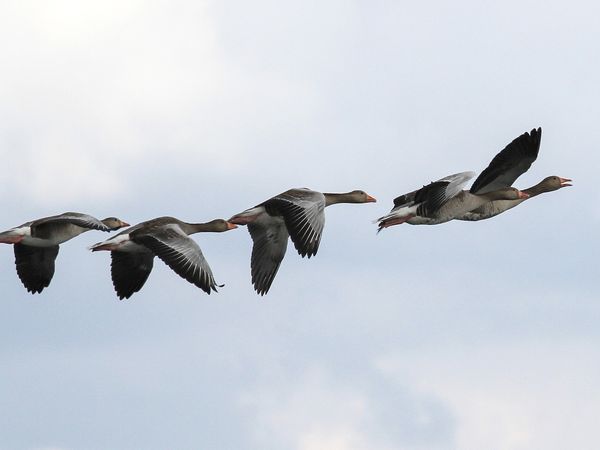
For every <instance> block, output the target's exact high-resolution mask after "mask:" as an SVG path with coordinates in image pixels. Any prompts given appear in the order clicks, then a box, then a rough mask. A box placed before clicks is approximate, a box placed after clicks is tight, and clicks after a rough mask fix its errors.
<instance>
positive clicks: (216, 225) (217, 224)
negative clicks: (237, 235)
mask: <svg viewBox="0 0 600 450" xmlns="http://www.w3.org/2000/svg"><path fill="white" fill-rule="evenodd" d="M235 228H237V225H236V224H234V223H231V222H228V221H226V220H224V219H215V220H211V221H210V222H206V223H205V224H204V230H203V231H212V232H214V233H222V232H223V231H229V230H233V229H235Z"/></svg>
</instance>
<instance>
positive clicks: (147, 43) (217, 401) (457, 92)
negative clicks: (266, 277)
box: [0, 0, 600, 450]
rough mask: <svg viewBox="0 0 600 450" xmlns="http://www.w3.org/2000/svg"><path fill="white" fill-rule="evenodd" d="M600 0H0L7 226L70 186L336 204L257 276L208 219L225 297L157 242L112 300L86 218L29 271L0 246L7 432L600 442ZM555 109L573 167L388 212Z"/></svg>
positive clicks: (328, 441) (216, 206)
mask: <svg viewBox="0 0 600 450" xmlns="http://www.w3.org/2000/svg"><path fill="white" fill-rule="evenodd" d="M599 15H600V6H599V5H598V3H597V2H591V1H589V2H585V1H574V2H557V1H547V2H534V1H523V0H519V1H512V0H508V1H503V2H480V1H459V2H441V1H432V2H399V1H383V0H381V1H380V0H374V1H368V2H367V1H364V2H361V1H341V0H332V1H316V0H315V1H313V0H309V1H298V2H282V1H275V0H264V1H263V0H258V1H253V2H247V1H206V2H199V1H151V2H148V1H141V0H140V1H134V0H126V1H123V0H119V1H116V0H115V1H108V0H106V1H102V2H90V1H74V0H73V1H68V0H62V1H61V0H54V1H52V2H43V1H25V0H23V1H14V2H3V3H2V4H1V5H0V58H1V62H2V64H1V65H2V69H1V70H0V99H1V101H0V161H2V163H1V164H0V200H1V201H2V204H3V213H2V215H1V217H0V222H1V223H0V228H2V229H7V228H10V227H12V226H15V225H18V224H21V223H23V222H25V221H28V220H31V219H35V218H38V217H44V216H47V215H53V214H57V213H61V212H64V211H81V212H86V213H89V214H92V215H94V216H97V217H100V218H102V217H106V216H109V215H116V216H118V217H120V218H122V219H123V220H125V221H128V222H130V223H137V222H139V221H142V220H147V219H149V218H152V217H157V216H162V215H173V216H176V217H178V218H180V219H182V220H186V221H190V222H200V221H207V220H211V219H214V218H218V217H223V218H227V217H230V216H231V215H233V214H234V213H237V212H240V211H242V210H244V209H246V208H248V207H251V206H253V205H255V204H257V203H259V202H261V201H263V200H265V199H267V198H269V197H270V196H272V195H275V194H277V193H279V192H282V191H284V190H286V189H288V188H291V187H305V186H306V187H310V188H312V189H315V190H320V191H326V192H336V191H338V192H343V191H349V190H352V189H364V190H365V191H367V192H368V193H369V194H371V195H373V196H375V197H376V198H377V199H378V203H375V204H366V205H339V206H333V207H332V208H328V210H327V221H326V226H325V231H324V235H323V239H322V243H321V248H320V249H319V254H318V255H317V256H316V257H315V258H311V259H310V260H305V259H302V258H300V257H299V256H298V255H297V254H296V253H295V251H294V249H293V247H291V248H289V249H288V253H287V256H286V259H285V260H284V262H283V264H282V266H281V269H280V271H279V273H278V275H277V277H276V279H275V281H274V283H273V286H272V288H271V291H270V292H269V294H268V295H267V296H265V297H259V296H257V295H256V294H255V293H254V291H253V289H252V286H251V284H250V273H249V272H250V270H249V265H250V250H251V241H250V237H249V235H248V233H247V231H246V230H245V229H244V228H243V227H240V229H238V230H234V231H231V232H227V233H223V234H202V235H196V236H195V237H194V238H195V239H196V241H197V242H198V243H199V244H200V245H201V247H202V249H203V252H204V254H205V256H206V257H207V259H208V261H209V263H210V265H211V267H212V269H213V272H214V274H215V277H216V279H217V281H218V282H220V283H225V287H223V288H222V289H221V290H220V291H219V293H217V294H213V295H210V296H207V295H206V294H204V293H203V292H201V291H200V290H199V289H197V288H195V287H194V286H192V285H191V284H189V283H187V282H185V281H184V280H182V279H181V278H179V277H178V276H177V275H176V274H174V273H173V272H172V271H171V270H169V269H168V268H167V267H166V266H165V265H164V264H163V263H162V262H161V261H158V260H157V261H156V263H155V268H154V270H153V272H152V274H151V275H150V278H149V280H148V282H147V283H146V285H145V287H144V288H143V289H142V290H141V292H139V293H137V294H135V295H134V296H133V297H132V298H131V299H129V300H126V301H119V300H118V299H117V297H116V295H115V293H114V291H113V288H112V284H111V281H110V272H109V264H110V258H109V255H108V254H107V253H96V254H92V253H90V252H89V251H88V250H87V247H88V246H89V245H91V244H93V243H95V242H98V241H100V240H102V239H105V238H106V237H107V236H108V235H106V234H103V233H98V232H89V233H87V234H84V235H82V236H80V237H78V238H76V239H74V240H72V241H69V242H68V243H66V244H64V245H63V246H61V250H60V254H59V256H58V260H57V269H56V274H55V277H54V279H53V281H52V284H51V285H50V287H48V288H47V289H46V290H45V291H44V292H43V293H42V294H41V295H35V296H32V295H31V294H29V293H27V292H26V291H25V289H24V288H23V286H22V285H21V283H20V281H19V279H18V278H17V275H16V272H15V269H14V263H13V261H14V256H13V252H12V249H11V248H10V247H9V246H8V245H3V246H1V247H0V262H1V263H2V267H3V268H4V269H3V270H2V271H0V289H1V291H0V292H2V304H3V312H2V314H1V315H0V361H2V370H1V375H0V404H1V405H2V407H1V408H0V449H2V450H4V449H7V450H9V449H10V450H51V449H52V450H79V449H84V450H100V449H113V450H126V449H140V448H143V449H150V450H154V449H156V450H159V449H166V448H176V449H198V448H204V449H236V450H238V449H239V450H259V449H260V450H263V449H266V450H271V449H272V450H279V449H292V450H324V449H326V450H368V449H378V450H398V449H400V450H417V449H422V450H429V449H461V450H462V449H464V450H472V449H511V450H513V449H514V450H521V449H542V448H543V449H545V450H555V449H556V450H564V449H566V448H576V449H579V450H585V449H590V450H592V449H597V448H599V447H600V432H599V431H598V430H600V423H599V421H600V419H599V418H598V411H599V410H600V381H599V380H600V357H599V353H598V348H600V326H599V323H600V304H599V300H598V288H597V286H598V276H599V272H598V252H599V251H600V248H599V247H600V246H599V244H598V240H597V232H598V227H599V225H600V194H598V189H597V186H596V180H597V171H598V168H599V167H600V152H599V151H598V150H599V148H600V127H599V125H598V118H599V117H600V91H599V88H598V80H600V63H599V55H600V28H599V27H598V16H599ZM538 126H541V127H542V128H543V137H542V146H541V150H540V154H539V159H538V161H536V162H535V164H534V165H533V166H532V167H531V169H530V170H529V172H528V173H526V174H525V175H523V176H522V177H521V178H520V179H519V180H518V181H517V183H516V184H517V186H518V187H521V188H525V187H528V186H531V185H533V184H535V183H537V182H538V181H540V180H541V179H542V178H544V177H546V176H548V175H559V176H562V177H568V178H573V180H574V187H572V188H568V189H562V190H560V191H557V192H554V193H549V194H546V195H543V196H540V197H538V198H536V199H533V200H531V201H528V202H527V203H526V204H523V205H521V206H520V207H518V208H516V209H513V210H511V211H509V212H507V213H506V214H503V215H501V216H498V217H496V218H494V219H491V220H488V221H484V222H479V223H465V222H456V223H454V222H451V223H447V224H443V225H438V226H429V227H427V226H421V227H415V226H409V225H402V226H397V227H393V228H390V229H386V230H384V231H383V232H382V233H380V234H379V235H376V234H375V231H376V226H375V225H373V224H372V223H371V221H372V220H373V219H374V218H376V217H378V216H380V215H382V214H383V213H385V212H387V211H388V210H389V209H390V207H391V205H392V199H393V198H394V197H395V196H397V195H399V194H402V193H405V192H408V191H411V190H414V189H416V188H418V187H420V186H421V185H423V184H425V183H428V182H429V181H431V180H434V179H438V178H441V177H443V176H445V175H448V174H451V173H456V172H460V171H467V170H473V171H477V172H479V171H481V170H483V168H485V167H486V166H487V164H488V163H489V161H490V160H491V159H492V157H493V156H494V155H495V154H496V153H497V152H498V151H499V150H501V149H502V148H503V147H504V146H505V145H506V144H507V143H508V142H510V141H511V140H512V139H513V138H515V137H516V136H518V135H519V134H521V133H523V132H524V131H528V130H531V129H532V128H534V127H538Z"/></svg>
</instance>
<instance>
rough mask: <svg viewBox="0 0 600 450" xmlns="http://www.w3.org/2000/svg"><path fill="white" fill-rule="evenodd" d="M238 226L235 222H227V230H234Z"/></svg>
mask: <svg viewBox="0 0 600 450" xmlns="http://www.w3.org/2000/svg"><path fill="white" fill-rule="evenodd" d="M237 227H238V226H237V225H236V224H235V223H231V222H227V229H228V230H235V229H236V228H237Z"/></svg>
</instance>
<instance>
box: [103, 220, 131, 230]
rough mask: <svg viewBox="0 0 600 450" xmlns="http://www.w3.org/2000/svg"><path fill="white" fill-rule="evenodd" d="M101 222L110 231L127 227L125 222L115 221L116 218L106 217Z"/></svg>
mask: <svg viewBox="0 0 600 450" xmlns="http://www.w3.org/2000/svg"><path fill="white" fill-rule="evenodd" d="M101 222H102V223H103V224H104V225H106V226H107V227H108V228H110V230H111V231H115V230H118V229H119V228H124V227H128V226H129V224H128V223H127V222H123V221H122V220H121V219H117V218H116V217H107V218H106V219H102V220H101Z"/></svg>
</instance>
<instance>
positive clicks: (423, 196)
mask: <svg viewBox="0 0 600 450" xmlns="http://www.w3.org/2000/svg"><path fill="white" fill-rule="evenodd" d="M474 176H475V173H474V172H460V173H455V174H453V175H448V176H447V177H444V178H442V179H441V180H438V181H434V182H433V183H430V184H428V185H426V186H423V187H422V188H421V189H419V190H418V191H416V192H415V194H414V200H413V203H414V204H415V205H419V206H418V208H417V214H418V215H419V216H421V217H432V216H433V215H434V214H435V212H436V211H437V210H438V209H439V208H440V207H441V206H442V205H443V204H444V203H446V202H447V201H448V200H449V199H451V198H452V197H454V196H455V195H457V194H458V193H459V192H460V191H461V190H462V188H463V187H464V186H465V184H467V182H468V181H469V180H470V179H471V178H473V177H474Z"/></svg>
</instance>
